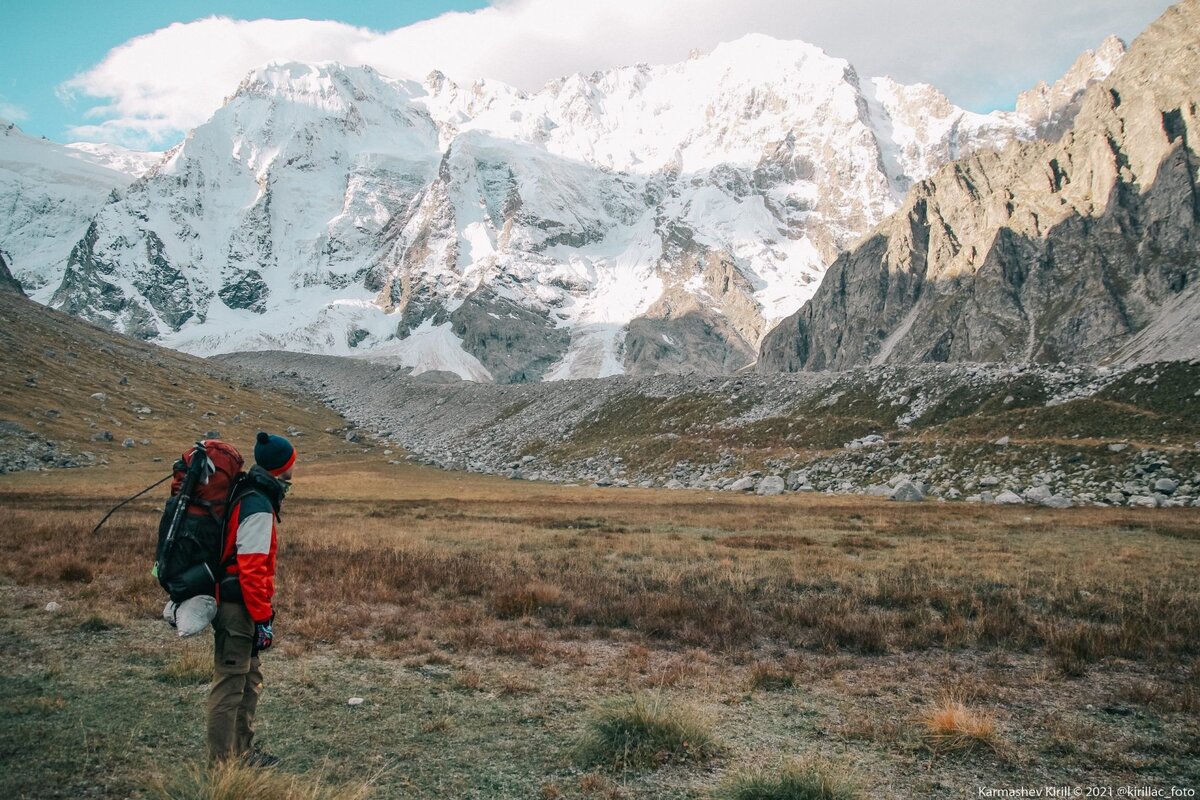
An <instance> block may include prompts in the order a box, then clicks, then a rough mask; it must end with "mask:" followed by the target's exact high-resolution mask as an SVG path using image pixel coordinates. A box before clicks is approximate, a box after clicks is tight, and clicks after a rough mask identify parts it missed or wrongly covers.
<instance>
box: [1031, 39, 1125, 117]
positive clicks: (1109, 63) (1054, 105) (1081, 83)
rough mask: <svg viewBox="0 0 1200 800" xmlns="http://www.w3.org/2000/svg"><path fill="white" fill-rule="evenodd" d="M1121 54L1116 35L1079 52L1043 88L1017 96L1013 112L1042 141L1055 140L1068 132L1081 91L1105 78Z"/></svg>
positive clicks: (1122, 50) (1035, 87)
mask: <svg viewBox="0 0 1200 800" xmlns="http://www.w3.org/2000/svg"><path fill="white" fill-rule="evenodd" d="M1124 55H1125V43H1124V42H1122V41H1121V40H1120V39H1118V38H1117V37H1116V36H1110V37H1108V38H1107V39H1105V40H1104V41H1103V42H1102V43H1101V44H1100V46H1099V47H1097V48H1096V49H1095V50H1087V51H1085V52H1084V53H1082V54H1081V55H1080V56H1079V58H1077V59H1076V60H1075V63H1074V64H1072V65H1071V68H1070V69H1069V70H1067V72H1066V74H1065V75H1063V76H1062V77H1061V78H1059V79H1058V80H1057V81H1055V82H1054V85H1052V86H1050V85H1047V84H1046V83H1045V82H1044V81H1042V82H1040V83H1038V85H1037V86H1034V87H1033V88H1032V89H1030V90H1029V91H1027V92H1022V93H1021V94H1020V96H1018V97H1017V113H1018V114H1020V115H1022V116H1023V117H1025V118H1026V119H1028V120H1029V121H1030V122H1032V123H1033V124H1034V125H1036V126H1037V128H1038V133H1039V134H1040V136H1041V137H1042V138H1043V139H1047V140H1052V141H1057V140H1058V139H1059V138H1061V137H1062V134H1064V133H1066V131H1067V130H1069V129H1070V127H1071V125H1072V123H1074V121H1075V115H1076V114H1078V113H1079V108H1080V106H1081V104H1082V102H1083V94H1084V91H1085V90H1086V89H1087V88H1088V87H1089V86H1091V85H1092V84H1093V83H1095V82H1097V81H1102V80H1104V79H1105V78H1107V77H1108V76H1109V75H1110V74H1111V73H1112V71H1113V70H1114V69H1115V68H1116V66H1117V63H1118V62H1119V61H1120V60H1121V58H1122V56H1124Z"/></svg>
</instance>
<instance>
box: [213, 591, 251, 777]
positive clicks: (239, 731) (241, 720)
mask: <svg viewBox="0 0 1200 800" xmlns="http://www.w3.org/2000/svg"><path fill="white" fill-rule="evenodd" d="M213 634H214V636H213V639H214V645H215V647H214V660H215V663H214V665H213V666H214V669H215V671H216V675H214V676H213V684H212V691H211V692H209V695H208V706H207V712H208V713H207V716H208V757H209V760H210V761H214V762H215V761H223V760H225V759H228V758H236V757H240V756H243V755H245V754H246V753H248V752H250V745H251V742H252V741H253V739H254V710H255V709H256V708H257V707H258V696H259V695H260V694H261V693H262V688H263V676H262V671H261V669H260V667H259V660H258V656H251V655H250V653H251V650H252V648H253V646H254V622H253V621H252V620H251V619H250V614H249V613H248V612H247V611H246V607H245V606H244V605H242V604H241V603H229V602H222V603H221V604H220V605H219V606H218V607H217V616H216V618H215V619H213Z"/></svg>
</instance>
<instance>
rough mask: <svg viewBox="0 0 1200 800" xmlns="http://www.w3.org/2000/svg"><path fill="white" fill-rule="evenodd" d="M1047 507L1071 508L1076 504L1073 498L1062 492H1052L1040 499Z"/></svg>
mask: <svg viewBox="0 0 1200 800" xmlns="http://www.w3.org/2000/svg"><path fill="white" fill-rule="evenodd" d="M1038 502H1039V503H1041V504H1042V505H1044V506H1046V507H1047V508H1070V507H1071V506H1073V505H1075V503H1074V501H1072V500H1071V498H1069V497H1066V496H1064V495H1061V494H1052V495H1050V496H1049V497H1046V498H1043V499H1041V500H1039V501H1038Z"/></svg>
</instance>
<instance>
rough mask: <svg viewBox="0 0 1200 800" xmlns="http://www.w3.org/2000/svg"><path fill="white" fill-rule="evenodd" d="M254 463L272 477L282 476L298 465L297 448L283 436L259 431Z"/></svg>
mask: <svg viewBox="0 0 1200 800" xmlns="http://www.w3.org/2000/svg"><path fill="white" fill-rule="evenodd" d="M254 461H255V462H256V463H257V464H258V465H259V466H260V467H262V468H263V469H265V470H266V471H267V472H269V473H271V474H272V475H282V474H283V473H285V472H287V471H288V469H289V468H290V467H291V466H292V465H293V464H295V463H296V448H295V447H292V443H291V442H289V441H288V440H287V439H285V438H283V437H282V436H275V435H274V434H270V433H266V432H265V431H259V432H258V442H257V443H256V444H255V445H254Z"/></svg>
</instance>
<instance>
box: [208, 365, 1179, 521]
mask: <svg viewBox="0 0 1200 800" xmlns="http://www.w3.org/2000/svg"><path fill="white" fill-rule="evenodd" d="M220 360H221V361H222V362H224V363H228V364H232V365H234V366H237V367H240V368H242V369H244V370H246V371H247V372H248V373H249V374H251V375H253V376H256V379H258V380H267V381H269V382H272V383H276V384H278V385H280V386H289V387H292V388H295V387H297V386H299V387H301V388H304V389H305V390H307V391H309V392H312V393H314V394H315V395H317V396H318V397H321V398H322V399H324V400H325V401H326V402H328V403H330V404H331V405H332V406H333V407H334V408H335V409H336V410H338V411H339V413H342V414H343V415H345V416H346V418H347V419H349V420H351V421H352V422H354V423H355V424H356V425H357V426H359V427H360V428H361V429H362V430H364V431H365V432H368V433H371V434H372V435H374V436H377V437H379V438H380V439H382V440H384V441H385V442H388V443H391V444H394V445H395V446H397V447H402V448H404V449H406V450H408V451H410V452H411V453H412V454H413V455H412V456H410V458H414V459H417V460H420V461H421V462H422V463H426V464H431V465H434V466H438V467H441V468H445V469H457V470H468V471H472V472H479V473H487V474H500V475H507V476H508V477H510V478H514V479H527V480H544V481H553V482H560V483H591V484H595V485H598V486H614V487H622V486H641V487H667V488H692V489H707V490H726V491H757V492H758V493H760V494H779V493H783V492H785V491H786V492H791V491H818V492H842V493H860V494H870V495H880V496H889V497H895V498H896V499H899V500H905V499H907V500H918V499H923V498H926V497H930V498H939V499H945V500H959V499H964V500H975V501H978V502H1001V503H1004V502H1019V503H1030V504H1039V505H1046V506H1052V507H1066V506H1070V505H1079V504H1087V505H1093V504H1099V505H1154V506H1178V505H1200V441H1197V440H1198V439H1200V427H1198V426H1197V425H1196V424H1195V423H1194V421H1191V420H1194V419H1195V418H1196V415H1195V414H1194V413H1192V412H1194V409H1195V403H1196V402H1197V399H1196V398H1197V396H1198V395H1200V389H1197V387H1200V361H1196V362H1191V363H1175V364H1163V365H1149V366H1144V367H1138V368H1130V369H1107V368H1084V367H1070V368H1068V367H1066V366H1065V365H1059V366H1056V367H1046V366H1035V365H1018V366H983V365H958V366H946V367H942V366H925V367H890V366H884V367H876V368H864V369H859V370H854V371H851V372H847V373H844V374H835V373H812V374H794V375H769V376H768V375H753V374H750V375H744V376H737V377H720V378H703V377H696V376H656V377H648V378H631V377H612V378H607V379H603V380H592V381H565V382H559V383H551V384H539V385H526V386H486V385H478V384H472V383H465V382H455V383H438V382H434V381H429V380H420V379H413V378H412V377H410V375H409V374H408V371H407V370H405V369H403V368H400V367H395V366H388V365H384V364H378V363H371V362H368V361H365V360H362V359H346V358H338V357H329V356H316V355H305V354H295V353H241V354H234V355H230V356H224V357H221V359H220ZM1176 415H1177V416H1176ZM1014 497H1015V500H1014V499H1013V498H1014Z"/></svg>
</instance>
